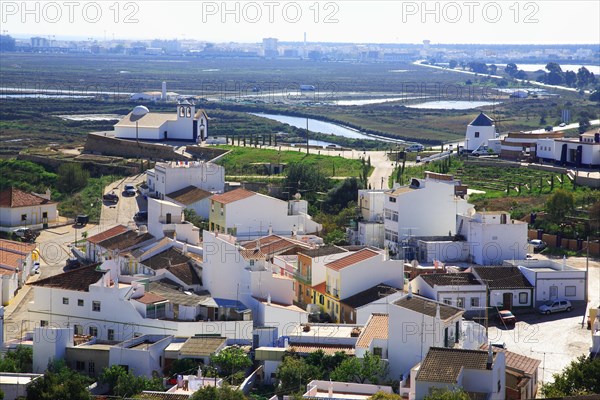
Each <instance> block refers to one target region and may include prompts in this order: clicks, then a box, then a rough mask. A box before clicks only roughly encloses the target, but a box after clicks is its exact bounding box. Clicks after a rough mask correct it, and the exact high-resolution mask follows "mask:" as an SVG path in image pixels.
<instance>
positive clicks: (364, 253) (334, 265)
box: [325, 249, 379, 271]
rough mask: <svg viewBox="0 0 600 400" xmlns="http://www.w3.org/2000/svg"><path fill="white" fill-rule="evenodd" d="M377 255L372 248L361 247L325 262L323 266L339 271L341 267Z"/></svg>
mask: <svg viewBox="0 0 600 400" xmlns="http://www.w3.org/2000/svg"><path fill="white" fill-rule="evenodd" d="M378 255H379V253H377V252H374V251H373V250H369V249H363V250H360V251H357V252H356V253H353V254H350V255H349V256H346V257H342V258H339V259H337V260H335V261H332V262H330V263H329V264H325V266H326V267H327V268H331V269H333V270H335V271H339V270H341V269H343V268H346V267H349V266H350V265H354V264H357V263H359V262H361V261H365V260H368V259H369V258H372V257H376V256H378Z"/></svg>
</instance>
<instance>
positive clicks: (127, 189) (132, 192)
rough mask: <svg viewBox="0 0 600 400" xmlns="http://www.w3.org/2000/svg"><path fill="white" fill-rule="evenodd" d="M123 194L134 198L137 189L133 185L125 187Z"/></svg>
mask: <svg viewBox="0 0 600 400" xmlns="http://www.w3.org/2000/svg"><path fill="white" fill-rule="evenodd" d="M123 193H124V194H126V195H127V196H135V195H136V194H137V189H136V188H135V186H133V185H125V190H124V191H123Z"/></svg>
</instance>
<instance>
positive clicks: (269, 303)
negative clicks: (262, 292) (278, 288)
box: [267, 293, 271, 305]
mask: <svg viewBox="0 0 600 400" xmlns="http://www.w3.org/2000/svg"><path fill="white" fill-rule="evenodd" d="M267 304H268V305H271V293H269V294H268V295H267Z"/></svg>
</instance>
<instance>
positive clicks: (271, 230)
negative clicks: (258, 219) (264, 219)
mask: <svg viewBox="0 0 600 400" xmlns="http://www.w3.org/2000/svg"><path fill="white" fill-rule="evenodd" d="M272 234H273V226H272V225H271V224H269V236H271V235H272Z"/></svg>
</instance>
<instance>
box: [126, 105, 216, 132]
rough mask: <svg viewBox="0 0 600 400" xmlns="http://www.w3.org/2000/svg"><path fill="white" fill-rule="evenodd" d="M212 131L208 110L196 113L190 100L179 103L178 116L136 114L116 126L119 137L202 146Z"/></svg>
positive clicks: (128, 115)
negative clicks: (178, 141)
mask: <svg viewBox="0 0 600 400" xmlns="http://www.w3.org/2000/svg"><path fill="white" fill-rule="evenodd" d="M207 131H208V116H207V115H206V112H205V111H204V110H198V111H196V107H195V106H194V104H192V103H190V102H189V101H188V100H182V101H180V102H178V103H177V112H176V113H173V114H170V113H156V112H147V113H145V114H143V115H139V114H138V115H136V113H134V112H133V111H132V112H130V113H129V114H127V115H126V116H125V117H124V118H123V119H122V120H120V121H119V122H117V124H116V125H115V137H117V138H121V139H136V140H137V139H139V140H151V141H167V140H181V141H188V142H200V141H203V140H205V139H206V138H207V137H208V136H207Z"/></svg>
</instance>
